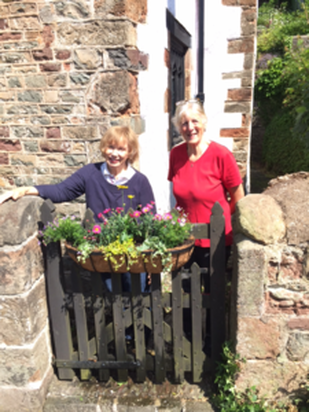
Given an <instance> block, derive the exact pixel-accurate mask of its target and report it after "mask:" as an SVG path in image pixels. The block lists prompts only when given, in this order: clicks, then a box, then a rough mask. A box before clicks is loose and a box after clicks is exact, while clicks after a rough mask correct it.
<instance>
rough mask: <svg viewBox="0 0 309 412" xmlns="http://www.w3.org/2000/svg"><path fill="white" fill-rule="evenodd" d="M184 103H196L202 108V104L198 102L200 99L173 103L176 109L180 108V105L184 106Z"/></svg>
mask: <svg viewBox="0 0 309 412" xmlns="http://www.w3.org/2000/svg"><path fill="white" fill-rule="evenodd" d="M186 103H197V104H199V105H200V106H202V107H203V103H202V102H201V101H200V99H187V100H179V101H178V102H176V103H175V106H176V107H178V106H182V105H184V104H186Z"/></svg>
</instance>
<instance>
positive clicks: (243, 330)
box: [236, 317, 280, 359]
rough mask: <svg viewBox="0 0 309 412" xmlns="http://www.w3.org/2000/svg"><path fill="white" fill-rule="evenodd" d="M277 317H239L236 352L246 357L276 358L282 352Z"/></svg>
mask: <svg viewBox="0 0 309 412" xmlns="http://www.w3.org/2000/svg"><path fill="white" fill-rule="evenodd" d="M279 344H280V326H279V324H278V320H277V319H271V318H266V317H263V319H258V318H252V317H244V318H239V319H238V330H237V346H236V352H237V353H239V354H240V356H242V357H245V358H246V359H275V358H276V357H277V356H278V355H279V353H280V347H279V346H280V345H279Z"/></svg>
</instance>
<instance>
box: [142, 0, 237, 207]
mask: <svg viewBox="0 0 309 412" xmlns="http://www.w3.org/2000/svg"><path fill="white" fill-rule="evenodd" d="M196 3H197V2H196V1H194V0H166V1H162V0H161V1H160V0H148V13H147V23H146V24H142V25H138V29H137V30H138V43H137V46H138V49H139V50H140V51H142V52H144V53H147V54H148V55H149V65H148V70H147V71H144V72H140V74H139V78H138V81H139V95H140V104H141V116H142V117H143V119H144V121H145V125H146V130H145V133H143V134H142V135H141V136H140V146H141V156H140V169H141V172H142V173H144V174H146V176H147V177H148V178H149V180H150V183H151V185H152V187H153V190H154V194H155V198H156V203H157V207H158V209H160V210H161V211H166V210H169V209H170V206H171V204H170V200H171V194H170V191H171V190H170V189H171V186H170V184H169V182H168V181H167V173H168V158H169V153H168V113H164V102H165V93H166V90H167V89H168V69H167V67H166V66H165V64H164V51H165V49H166V48H167V47H168V37H167V28H166V8H167V7H168V8H169V10H170V11H171V12H172V14H173V15H174V16H175V18H176V19H177V20H178V21H179V22H180V23H181V24H182V25H183V26H184V27H185V28H186V29H187V30H188V32H189V33H190V34H191V36H192V76H191V85H192V97H193V96H195V95H196V93H197V12H196ZM188 4H190V7H188ZM240 20H241V7H227V6H223V5H222V4H221V1H215V0H213V1H206V2H205V39H204V93H205V104H204V107H205V110H206V113H207V115H208V120H209V121H208V128H207V134H208V136H209V138H210V139H212V140H216V141H218V142H219V143H221V144H224V145H225V146H227V147H228V148H229V149H230V150H232V147H233V139H228V138H220V129H221V128H233V127H241V117H242V116H241V113H224V103H225V100H226V99H227V91H228V89H230V88H239V87H240V79H232V80H223V79H222V74H223V73H230V72H234V71H242V70H243V63H244V54H243V53H240V54H228V53H227V49H228V39H232V38H238V37H240V27H241V21H240Z"/></svg>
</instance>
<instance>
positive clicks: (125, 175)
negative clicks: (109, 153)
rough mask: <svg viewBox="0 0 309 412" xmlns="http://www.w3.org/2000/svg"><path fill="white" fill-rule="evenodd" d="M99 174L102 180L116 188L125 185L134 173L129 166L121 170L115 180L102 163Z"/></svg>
mask: <svg viewBox="0 0 309 412" xmlns="http://www.w3.org/2000/svg"><path fill="white" fill-rule="evenodd" d="M101 172H102V174H103V176H104V179H105V180H106V181H107V182H108V183H110V184H112V185H114V186H118V185H124V184H126V183H127V182H128V181H129V180H130V179H131V178H132V177H133V176H134V175H135V173H136V171H135V170H134V169H133V167H132V166H131V165H128V167H127V168H126V169H125V170H123V171H122V172H121V173H120V174H119V175H118V176H117V179H116V178H115V176H114V175H112V174H111V173H110V172H109V170H108V168H107V165H106V163H105V162H104V163H102V166H101Z"/></svg>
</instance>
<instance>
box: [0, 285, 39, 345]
mask: <svg viewBox="0 0 309 412" xmlns="http://www.w3.org/2000/svg"><path fill="white" fill-rule="evenodd" d="M0 305H1V316H0V342H2V343H4V344H5V345H7V346H23V345H27V344H31V343H32V342H33V341H34V340H35V339H36V337H37V335H38V334H39V333H40V332H41V331H42V330H43V329H44V328H45V327H46V322H47V307H46V292H45V281H44V278H41V279H40V280H39V281H38V282H37V283H35V284H34V285H33V287H32V288H31V289H30V291H29V292H27V293H24V294H22V295H18V296H7V295H6V296H0Z"/></svg>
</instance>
